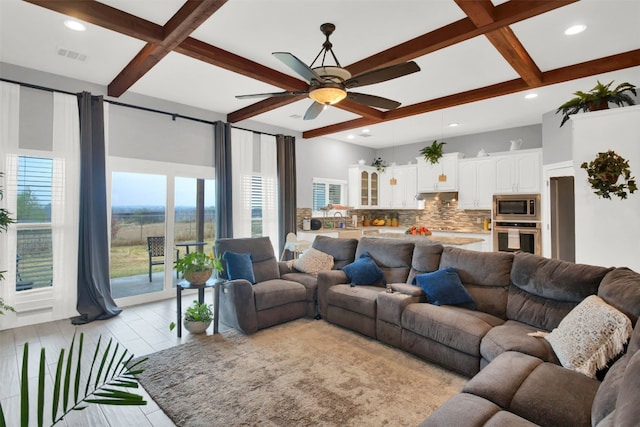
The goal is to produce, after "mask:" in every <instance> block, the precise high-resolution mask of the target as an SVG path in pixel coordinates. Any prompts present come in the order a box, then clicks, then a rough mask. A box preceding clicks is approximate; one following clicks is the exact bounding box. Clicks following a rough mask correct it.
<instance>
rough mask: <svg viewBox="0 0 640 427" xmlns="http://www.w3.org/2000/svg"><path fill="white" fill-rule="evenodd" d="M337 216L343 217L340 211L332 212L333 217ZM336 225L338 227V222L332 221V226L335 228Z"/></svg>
mask: <svg viewBox="0 0 640 427" xmlns="http://www.w3.org/2000/svg"><path fill="white" fill-rule="evenodd" d="M338 216H339V217H340V218H344V216H343V215H342V212H336V213H334V214H333V217H334V218H335V217H338ZM340 223H342V220H340ZM336 227H340V226H339V225H338V222H337V221H333V228H336ZM343 227H344V226H343ZM340 228H342V227H340Z"/></svg>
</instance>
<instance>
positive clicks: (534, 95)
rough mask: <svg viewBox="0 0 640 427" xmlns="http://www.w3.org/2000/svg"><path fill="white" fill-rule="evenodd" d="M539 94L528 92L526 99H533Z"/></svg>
mask: <svg viewBox="0 0 640 427" xmlns="http://www.w3.org/2000/svg"><path fill="white" fill-rule="evenodd" d="M537 97H538V94H537V93H528V94H526V95H525V96H524V98H525V99H533V98H537Z"/></svg>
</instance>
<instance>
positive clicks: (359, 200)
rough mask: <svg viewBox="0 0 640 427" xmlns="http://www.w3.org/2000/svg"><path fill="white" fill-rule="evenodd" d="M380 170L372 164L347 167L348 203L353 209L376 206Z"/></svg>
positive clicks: (377, 202) (377, 203)
mask: <svg viewBox="0 0 640 427" xmlns="http://www.w3.org/2000/svg"><path fill="white" fill-rule="evenodd" d="M379 181H380V172H378V171H377V169H376V168H374V167H372V166H364V165H356V166H351V167H349V205H351V206H353V207H354V208H355V209H363V208H377V207H378V205H379Z"/></svg>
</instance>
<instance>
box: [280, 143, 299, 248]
mask: <svg viewBox="0 0 640 427" xmlns="http://www.w3.org/2000/svg"><path fill="white" fill-rule="evenodd" d="M276 144H277V158H278V160H277V162H278V163H277V167H278V189H279V191H278V209H279V212H280V215H279V225H278V228H279V231H280V241H279V248H280V252H282V249H283V248H284V244H285V240H286V236H287V233H295V232H296V231H297V228H298V227H297V219H296V208H297V201H296V138H295V137H293V136H285V135H276ZM287 254H288V255H290V254H289V253H288V252H287Z"/></svg>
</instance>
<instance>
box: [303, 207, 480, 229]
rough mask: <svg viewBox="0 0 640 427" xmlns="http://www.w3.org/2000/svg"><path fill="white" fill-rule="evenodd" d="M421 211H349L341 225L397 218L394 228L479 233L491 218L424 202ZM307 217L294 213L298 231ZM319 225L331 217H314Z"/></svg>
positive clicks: (306, 212)
mask: <svg viewBox="0 0 640 427" xmlns="http://www.w3.org/2000/svg"><path fill="white" fill-rule="evenodd" d="M424 205H425V206H424V209H398V210H393V209H354V210H351V211H349V218H347V219H345V222H347V223H348V224H350V222H351V219H350V216H351V215H358V226H362V220H363V218H364V216H365V215H368V216H369V217H370V218H371V219H374V218H391V215H392V214H397V215H398V227H399V228H409V227H411V226H412V225H424V226H425V227H428V228H430V229H433V230H454V231H467V232H478V231H482V230H483V221H484V220H485V219H487V218H491V211H490V210H483V209H479V210H459V209H458V202H441V201H426V202H425V204H424ZM310 216H311V209H309V208H299V209H298V210H297V221H298V228H299V229H302V219H303V218H305V217H310ZM316 218H318V219H321V220H323V221H334V220H335V218H333V217H332V216H327V217H316Z"/></svg>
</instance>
